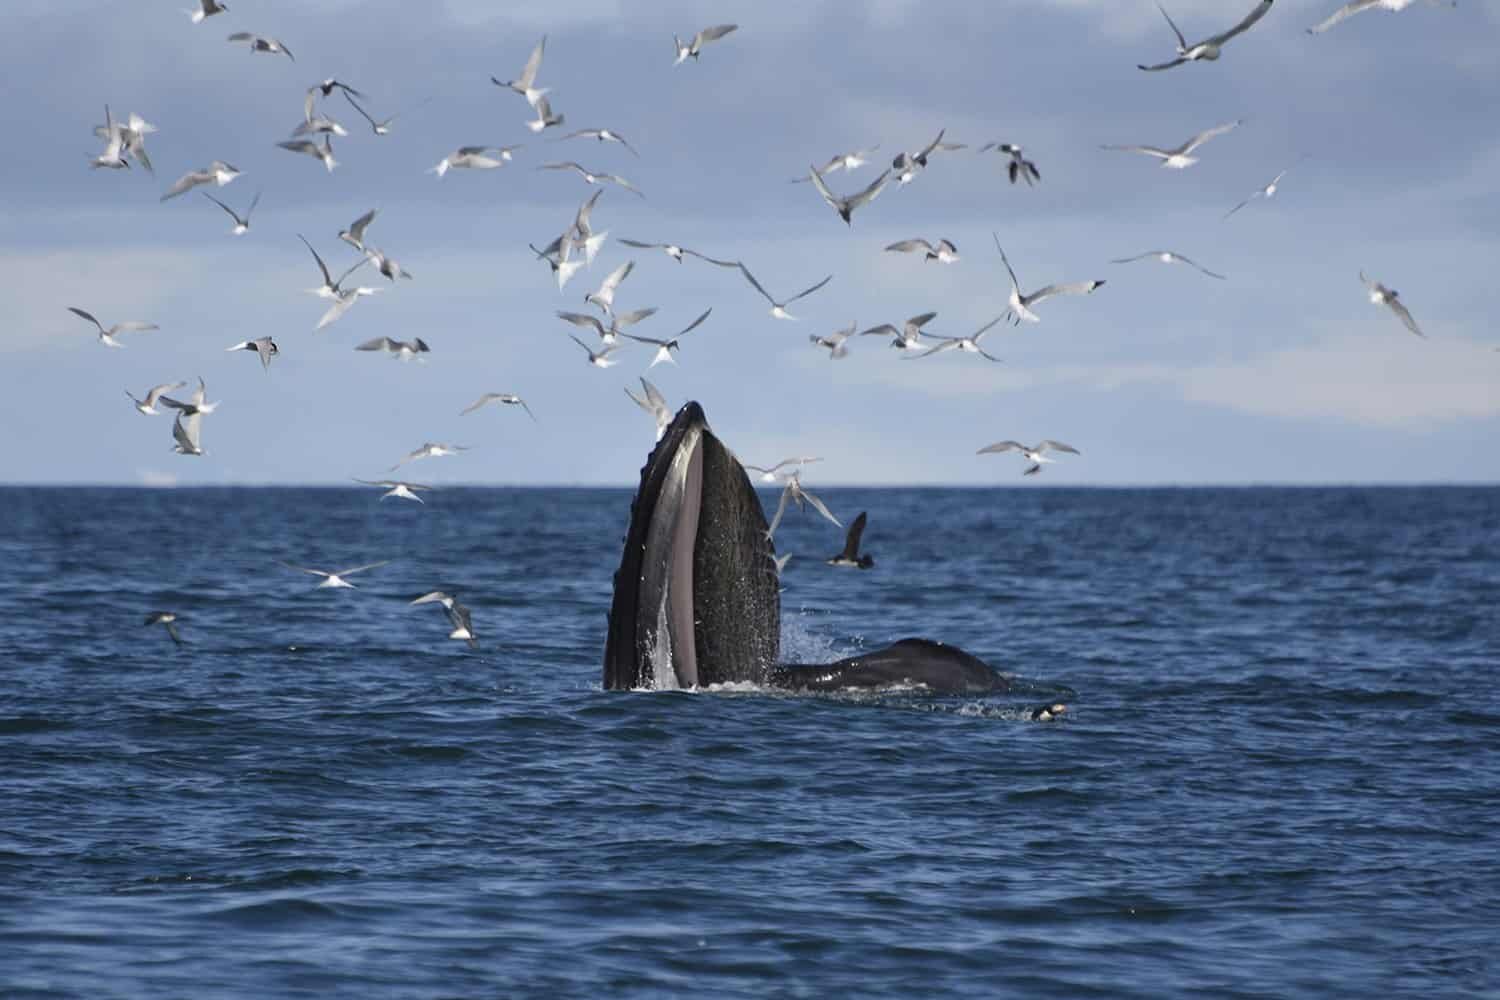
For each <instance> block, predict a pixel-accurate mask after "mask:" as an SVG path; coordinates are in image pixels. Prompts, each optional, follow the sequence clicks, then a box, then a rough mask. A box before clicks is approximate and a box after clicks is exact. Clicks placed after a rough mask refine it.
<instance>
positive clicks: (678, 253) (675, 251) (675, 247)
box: [620, 239, 740, 267]
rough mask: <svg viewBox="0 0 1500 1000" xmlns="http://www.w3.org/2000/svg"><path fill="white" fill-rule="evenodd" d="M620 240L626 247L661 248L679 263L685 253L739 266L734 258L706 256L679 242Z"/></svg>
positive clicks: (641, 248) (714, 261)
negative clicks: (724, 258) (721, 258)
mask: <svg viewBox="0 0 1500 1000" xmlns="http://www.w3.org/2000/svg"><path fill="white" fill-rule="evenodd" d="M620 242H621V243H623V244H625V245H626V246H628V247H635V248H636V249H637V250H661V251H662V252H664V253H665V254H666V255H667V256H668V257H671V258H672V259H673V260H675V261H676V262H677V263H679V264H681V263H682V258H683V256H684V255H686V256H688V257H697V258H698V259H699V260H706V261H708V262H709V263H710V264H717V265H719V266H720V267H739V266H740V264H739V261H736V260H718V259H716V258H714V257H710V256H708V255H707V254H701V253H699V252H698V251H696V250H689V249H687V248H686V247H684V246H680V245H679V244H676V243H642V242H641V241H639V240H627V239H621V240H620Z"/></svg>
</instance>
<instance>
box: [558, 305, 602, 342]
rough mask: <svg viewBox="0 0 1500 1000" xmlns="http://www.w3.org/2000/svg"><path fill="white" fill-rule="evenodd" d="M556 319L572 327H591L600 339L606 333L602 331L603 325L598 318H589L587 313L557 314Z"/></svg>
mask: <svg viewBox="0 0 1500 1000" xmlns="http://www.w3.org/2000/svg"><path fill="white" fill-rule="evenodd" d="M557 318H558V319H562V320H567V321H568V322H569V323H572V324H573V325H574V326H591V327H593V328H594V330H595V332H597V333H598V334H599V336H601V337H602V336H604V334H605V333H606V332H607V331H606V330H605V329H604V324H603V323H601V322H600V321H599V317H598V316H590V315H589V314H588V313H575V312H560V313H558V314H557ZM575 339H576V338H575Z"/></svg>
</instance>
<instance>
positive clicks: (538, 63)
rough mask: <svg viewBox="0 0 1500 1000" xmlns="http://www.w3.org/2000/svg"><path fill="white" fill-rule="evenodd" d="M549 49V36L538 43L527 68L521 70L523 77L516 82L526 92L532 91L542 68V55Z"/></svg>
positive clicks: (527, 62)
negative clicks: (537, 73) (538, 72)
mask: <svg viewBox="0 0 1500 1000" xmlns="http://www.w3.org/2000/svg"><path fill="white" fill-rule="evenodd" d="M546 49H547V36H546V35H543V36H542V40H541V41H540V42H537V43H536V48H534V49H532V50H531V56H530V58H528V59H527V60H526V66H525V68H524V69H522V70H521V76H520V77H519V78H518V79H517V80H516V82H517V83H519V84H520V85H521V87H522V89H524V90H530V89H531V85H532V83H534V82H535V81H536V71H537V70H539V69H541V68H542V53H543V52H545V51H546Z"/></svg>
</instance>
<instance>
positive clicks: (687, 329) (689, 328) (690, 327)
mask: <svg viewBox="0 0 1500 1000" xmlns="http://www.w3.org/2000/svg"><path fill="white" fill-rule="evenodd" d="M711 312H713V308H712V307H709V308H708V309H705V310H703V314H702V315H701V316H699V317H698V318H697V319H695V320H693V321H692V322H691V323H689V324H688V325H687V326H686V327H684V328H683V329H682V330H681V331H680V332H679V333H678V334H677V336H679V337H681V336H682V335H683V334H687V333H692V332H693V331H694V330H696V329H698V326H699V325H700V324H701V323H702V322H703V321H704V320H706V319H708V314H709V313H711Z"/></svg>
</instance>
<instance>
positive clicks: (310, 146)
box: [276, 132, 339, 174]
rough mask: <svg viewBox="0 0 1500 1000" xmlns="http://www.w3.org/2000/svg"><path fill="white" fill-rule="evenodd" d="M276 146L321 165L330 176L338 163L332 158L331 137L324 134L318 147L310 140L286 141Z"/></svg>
mask: <svg viewBox="0 0 1500 1000" xmlns="http://www.w3.org/2000/svg"><path fill="white" fill-rule="evenodd" d="M276 145H278V146H280V147H281V148H282V149H285V150H287V151H288V152H291V153H303V154H305V155H307V156H311V157H312V158H313V159H315V160H317V161H318V162H320V163H322V164H323V166H324V168H326V169H327V171H328V172H329V173H330V174H331V173H333V168H334V167H336V166H338V165H339V161H338V160H335V159H334V158H333V136H332V135H330V134H328V133H326V132H325V133H324V134H323V145H321V146H320V145H318V144H317V143H316V142H313V141H312V140H310V139H288V140H287V141H285V142H278V143H277V144H276Z"/></svg>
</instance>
